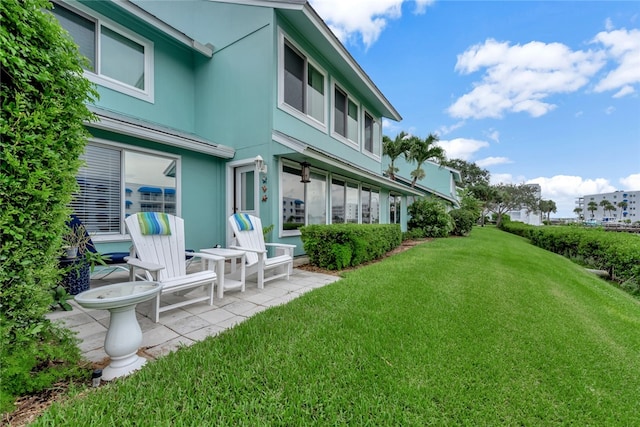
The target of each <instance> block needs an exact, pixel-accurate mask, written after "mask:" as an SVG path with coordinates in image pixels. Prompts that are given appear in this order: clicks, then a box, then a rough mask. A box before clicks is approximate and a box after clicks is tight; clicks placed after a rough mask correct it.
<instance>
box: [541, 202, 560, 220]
mask: <svg viewBox="0 0 640 427" xmlns="http://www.w3.org/2000/svg"><path fill="white" fill-rule="evenodd" d="M539 209H540V212H542V213H543V214H545V213H546V214H547V222H549V221H551V218H550V217H551V212H553V213H556V212H557V211H558V207H557V206H556V202H554V201H553V200H540V203H539Z"/></svg>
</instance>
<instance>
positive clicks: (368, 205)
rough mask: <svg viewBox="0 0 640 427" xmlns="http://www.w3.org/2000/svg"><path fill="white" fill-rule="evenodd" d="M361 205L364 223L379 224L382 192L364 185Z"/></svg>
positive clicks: (361, 192) (361, 193) (361, 191)
mask: <svg viewBox="0 0 640 427" xmlns="http://www.w3.org/2000/svg"><path fill="white" fill-rule="evenodd" d="M360 207H361V210H362V223H363V224H378V223H379V222H380V193H379V192H378V190H376V189H373V188H367V187H362V190H360Z"/></svg>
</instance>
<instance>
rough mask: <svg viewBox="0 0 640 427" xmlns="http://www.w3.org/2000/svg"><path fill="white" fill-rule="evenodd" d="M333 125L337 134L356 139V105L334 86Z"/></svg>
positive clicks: (355, 140)
mask: <svg viewBox="0 0 640 427" xmlns="http://www.w3.org/2000/svg"><path fill="white" fill-rule="evenodd" d="M333 116H334V127H333V130H334V131H335V133H337V134H338V135H342V136H343V137H345V138H347V139H349V140H351V141H354V142H357V141H358V106H357V105H356V103H355V102H353V101H352V100H351V99H349V96H348V95H347V94H346V93H345V92H344V91H343V90H342V89H340V88H339V87H337V86H336V88H335V91H334V114H333Z"/></svg>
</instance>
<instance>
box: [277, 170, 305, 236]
mask: <svg viewBox="0 0 640 427" xmlns="http://www.w3.org/2000/svg"><path fill="white" fill-rule="evenodd" d="M282 207H283V209H282V229H283V230H285V231H286V230H297V229H298V228H300V227H302V226H303V225H304V217H305V203H304V184H303V183H302V182H300V169H296V168H293V167H290V166H283V168H282Z"/></svg>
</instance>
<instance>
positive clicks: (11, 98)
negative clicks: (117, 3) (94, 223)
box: [0, 0, 96, 412]
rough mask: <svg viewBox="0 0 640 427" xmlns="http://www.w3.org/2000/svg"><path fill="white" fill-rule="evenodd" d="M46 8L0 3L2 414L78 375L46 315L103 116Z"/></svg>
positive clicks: (40, 3)
mask: <svg viewBox="0 0 640 427" xmlns="http://www.w3.org/2000/svg"><path fill="white" fill-rule="evenodd" d="M47 8H51V4H50V3H49V2H48V1H45V0H2V1H0V17H1V18H0V19H1V20H2V25H0V73H1V76H0V81H1V84H0V102H1V103H2V114H1V115H0V135H2V138H1V139H0V146H1V150H0V195H1V197H2V198H1V199H0V205H1V206H2V208H0V233H1V237H0V242H2V244H1V246H0V301H1V318H0V407H1V408H2V410H3V412H4V411H5V410H11V409H13V406H12V403H13V400H14V398H15V397H16V396H18V395H22V394H25V393H32V392H36V391H39V390H42V389H44V388H47V387H50V386H51V385H52V384H54V383H55V382H57V381H59V380H61V379H62V378H65V377H67V376H69V375H75V369H76V366H77V361H78V360H79V358H80V351H79V349H78V348H77V347H76V345H75V340H74V338H73V336H72V335H71V333H70V332H69V331H68V330H66V329H63V328H61V327H59V326H57V325H55V324H53V323H52V322H50V321H49V320H47V319H46V317H45V315H46V313H47V312H48V311H49V307H50V305H51V304H52V302H53V299H52V297H51V295H50V293H49V292H50V290H51V289H53V288H54V287H55V286H56V285H57V282H58V280H59V278H60V269H59V266H58V258H59V256H60V255H61V249H62V237H61V236H62V234H63V232H64V230H65V229H66V227H65V222H66V220H67V219H68V218H69V213H70V212H69V208H68V204H69V202H70V201H71V195H72V193H73V191H74V190H75V189H76V187H77V184H76V180H75V175H76V173H77V171H78V168H79V166H80V164H81V162H80V160H79V156H80V155H81V154H82V152H83V150H84V147H85V144H86V140H87V131H86V129H85V127H84V125H83V122H84V121H85V120H91V119H92V118H93V115H92V114H91V113H90V111H89V110H88V109H87V107H86V105H85V102H88V101H90V100H91V98H92V95H95V94H96V93H95V91H94V90H93V89H92V84H91V83H90V82H89V81H88V80H87V79H86V78H85V77H84V76H83V69H82V67H81V64H82V63H83V62H82V59H81V57H80V55H79V53H78V48H77V46H76V45H75V44H74V43H73V42H72V41H71V40H70V39H69V38H68V36H67V35H66V33H65V32H63V30H62V28H61V27H60V25H59V23H58V21H57V20H55V18H53V16H51V14H50V13H48V12H47V11H46V9H47Z"/></svg>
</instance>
